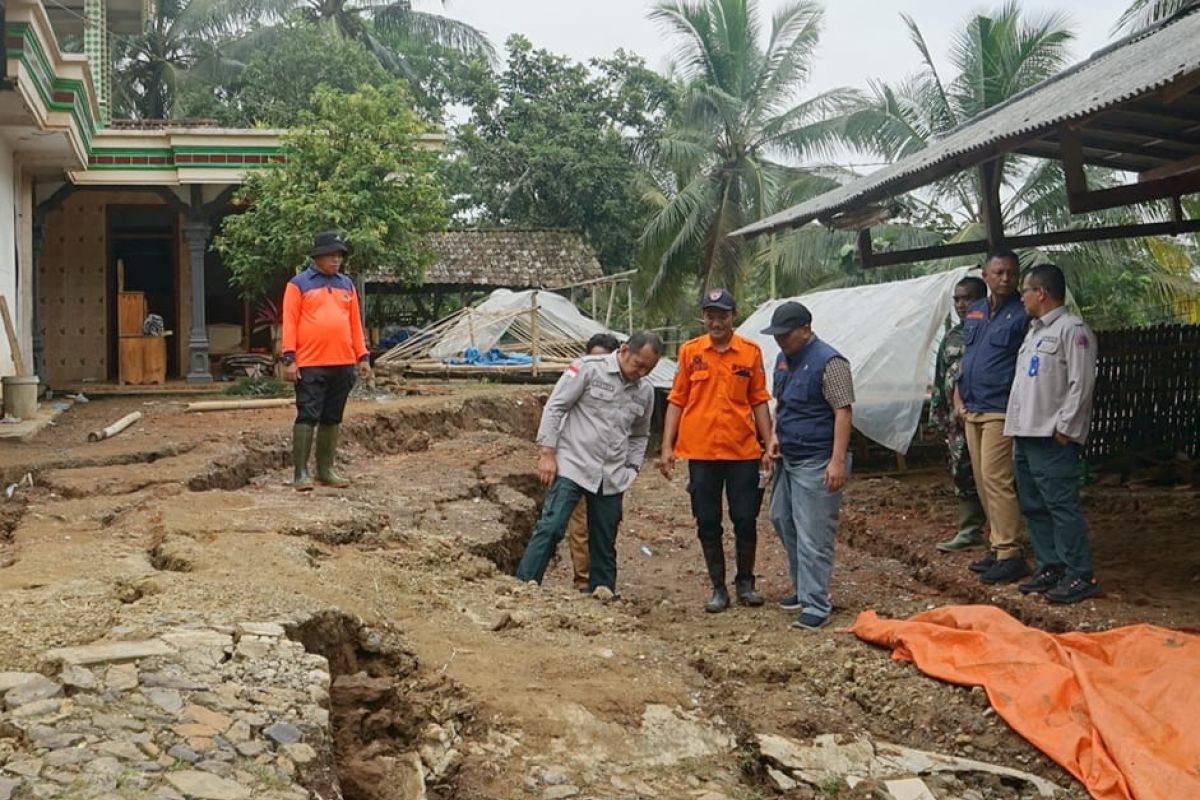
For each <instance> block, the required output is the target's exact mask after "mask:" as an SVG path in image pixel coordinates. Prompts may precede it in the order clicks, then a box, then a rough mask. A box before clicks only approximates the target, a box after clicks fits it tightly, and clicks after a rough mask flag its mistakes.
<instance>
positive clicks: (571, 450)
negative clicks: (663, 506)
mask: <svg viewBox="0 0 1200 800" xmlns="http://www.w3.org/2000/svg"><path fill="white" fill-rule="evenodd" d="M662 352H663V343H662V339H660V338H658V336H657V335H655V334H653V333H648V332H638V333H634V334H633V335H632V336H630V337H629V341H627V342H626V343H625V344H623V345H621V348H620V349H619V350H618V351H617V352H615V353H610V354H609V355H604V356H587V357H584V358H582V359H580V360H579V361H577V362H575V363H574V364H572V365H571V366H570V367H568V368H567V370H566V371H565V372H564V373H563V375H562V377H561V378H559V380H558V383H557V384H556V385H555V387H554V392H553V393H551V395H550V399H549V400H548V401H547V402H546V408H545V409H544V410H543V411H542V422H541V425H540V426H539V427H538V435H537V444H538V449H539V452H538V477H539V478H540V479H541V481H542V484H543V485H545V486H549V487H550V490H549V491H548V492H547V493H546V499H545V502H544V503H543V504H542V516H541V519H539V520H538V524H537V527H536V528H534V531H533V536H531V537H530V539H529V544H528V545H527V546H526V547H525V555H523V556H522V557H521V563H520V565H519V566H518V567H517V578H518V579H519V580H522V581H537V582H538V583H541V581H542V576H543V575H545V573H546V566H547V565H548V564H549V563H550V557H551V556H553V555H554V550H555V548H556V547H558V543H559V541H561V540H562V538H563V535H564V534H565V533H566V530H567V522H568V521H569V520H570V518H571V511H572V510H573V509H574V508H575V505H576V504H577V503H578V502H579V498H581V497H582V498H584V499H585V500H586V502H587V518H588V553H589V555H590V557H591V569H590V571H589V575H588V587H587V588H588V591H594V590H595V589H596V588H597V587H599V586H604V587H607V588H608V589H609V590H610V591H612V592H614V593H615V592H616V588H617V550H616V541H617V526H618V525H619V524H620V522H621V513H622V510H621V504H622V499H623V497H624V494H625V490H626V489H628V488H629V487H630V486H631V485H632V484H633V481H634V479H635V478H636V477H637V474H638V470H640V469H641V467H642V461H643V460H644V459H645V456H646V444H647V442H648V440H649V436H650V418H651V415H652V414H653V413H654V387H652V386H651V385H650V382H649V381H648V380H646V376H647V375H649V374H650V372H651V371H652V370H653V369H654V366H655V365H656V364H657V363H658V359H659V358H660V357H661V356H662Z"/></svg>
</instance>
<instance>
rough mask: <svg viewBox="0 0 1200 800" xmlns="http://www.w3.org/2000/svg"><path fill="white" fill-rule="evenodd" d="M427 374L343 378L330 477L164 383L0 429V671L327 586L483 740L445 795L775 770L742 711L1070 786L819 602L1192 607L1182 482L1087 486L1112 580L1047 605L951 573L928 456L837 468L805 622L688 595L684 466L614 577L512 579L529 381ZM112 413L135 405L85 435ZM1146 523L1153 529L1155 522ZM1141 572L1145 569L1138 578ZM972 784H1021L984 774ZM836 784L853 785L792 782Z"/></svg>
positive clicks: (765, 728) (1134, 617)
mask: <svg viewBox="0 0 1200 800" xmlns="http://www.w3.org/2000/svg"><path fill="white" fill-rule="evenodd" d="M444 392H445V390H440V391H439V394H438V395H436V396H429V397H410V398H405V399H397V400H389V401H386V402H378V401H356V402H354V403H352V404H351V407H350V409H349V411H348V417H347V422H346V425H345V426H344V429H343V440H344V443H345V444H344V446H343V448H342V456H343V458H342V460H343V464H342V466H341V468H342V470H343V472H344V473H346V474H348V475H349V476H350V477H352V478H353V480H354V484H353V486H352V487H351V488H350V489H348V490H345V491H340V492H339V491H334V490H328V489H318V490H316V491H314V492H312V493H308V494H298V493H296V492H293V491H292V490H291V489H290V487H288V485H287V481H288V480H289V478H290V470H289V469H288V468H287V464H288V460H289V442H288V439H287V435H288V433H289V431H290V420H291V412H290V410H288V409H273V410H255V411H242V412H218V413H212V414H186V413H184V412H183V404H182V403H176V402H172V401H170V400H169V399H165V398H160V399H156V400H149V401H148V400H144V399H141V398H138V399H133V398H125V399H109V400H99V401H95V402H92V403H89V404H86V405H83V404H81V405H77V406H75V407H74V408H72V409H71V410H69V411H67V412H66V413H64V414H63V415H61V416H60V417H59V418H58V422H57V425H56V426H55V427H53V428H50V429H48V430H47V431H45V432H43V433H42V434H40V435H39V436H38V437H37V439H35V440H34V442H32V443H28V444H2V445H0V448H2V449H0V453H2V455H3V459H2V461H0V471H2V473H3V478H4V484H5V485H8V484H9V483H13V482H18V483H19V482H20V481H21V479H22V478H23V477H24V476H25V475H26V474H28V475H29V476H30V478H31V479H32V482H33V486H32V487H29V486H28V485H27V484H23V485H20V486H19V487H18V489H17V490H15V492H14V494H13V497H12V498H11V499H9V500H7V501H4V500H0V670H18V669H32V668H35V667H36V666H37V660H38V656H39V654H40V653H42V652H43V651H45V650H46V649H49V648H52V647H60V646H67V645H75V644H82V643H86V642H90V641H93V640H95V639H98V638H102V637H106V636H107V637H110V638H128V637H131V636H135V635H137V634H138V633H139V632H145V631H150V630H153V629H155V628H156V627H157V626H161V624H162V623H163V620H167V619H170V620H175V621H177V620H179V619H185V620H186V619H189V618H196V619H200V618H207V617H210V616H211V615H212V614H213V613H215V612H217V611H221V612H224V613H230V614H239V615H241V616H243V617H245V618H254V619H271V618H273V617H276V616H278V617H281V618H283V617H288V616H294V615H296V614H297V613H315V612H320V611H326V610H330V609H332V610H336V611H337V612H339V613H341V614H346V615H352V616H354V617H359V618H361V619H362V620H364V621H365V622H366V623H368V624H370V625H372V626H376V627H378V628H379V629H381V630H385V631H388V632H389V634H391V635H395V636H396V637H398V638H399V640H401V641H402V642H403V646H404V647H405V648H406V649H407V650H408V651H409V652H410V653H411V654H412V655H413V656H414V657H415V659H416V663H417V664H418V665H419V667H418V670H419V672H420V674H421V675H423V676H424V677H425V679H427V681H429V682H430V683H439V682H440V683H444V684H445V685H446V686H448V687H452V692H451V693H452V694H453V696H454V697H455V698H456V701H455V702H456V703H457V704H458V706H457V707H459V709H460V710H459V711H458V712H456V713H458V714H459V716H460V718H461V719H462V720H464V731H465V733H464V737H465V738H466V739H467V740H468V743H472V742H473V743H475V744H477V745H478V747H474V748H466V749H465V751H464V752H465V753H466V755H465V756H464V759H463V762H462V764H461V766H460V767H459V768H458V770H457V772H456V776H455V779H454V781H453V782H452V784H447V786H445V787H442V789H441V794H440V795H438V796H445V797H464V798H510V797H523V796H526V793H528V796H531V797H533V796H541V795H540V792H541V791H542V789H540V788H539V789H537V790H536V791H535V789H534V788H533V787H532V786H531V784H530V776H531V775H536V774H542V773H543V772H545V770H547V769H552V770H557V769H560V768H561V769H562V770H565V772H566V773H567V774H568V775H569V776H570V777H571V780H572V781H573V782H574V783H577V784H579V785H580V786H581V791H582V794H580V796H581V797H614V798H616V797H627V796H647V797H650V796H659V797H690V796H701V795H702V794H703V792H705V791H711V792H715V793H717V796H722V795H723V796H725V797H728V798H734V799H737V798H742V799H743V800H750V799H751V798H757V797H767V796H778V795H777V792H775V790H774V789H773V788H771V787H770V786H769V784H768V783H767V782H766V780H765V778H764V776H763V770H762V769H761V768H760V766H759V765H758V764H757V762H756V760H755V753H754V750H753V748H752V747H751V746H750V745H749V744H748V742H749V741H750V737H751V735H752V734H761V733H778V734H782V735H785V736H789V737H792V738H796V739H806V738H811V737H813V736H816V735H819V734H824V733H839V734H842V733H845V734H868V735H870V736H871V737H873V738H877V739H879V740H883V741H891V742H897V743H900V744H904V745H907V746H910V747H917V748H923V749H927V750H934V751H939V752H947V753H954V754H957V755H962V756H966V757H970V758H976V759H980V760H983V761H990V762H993V763H996V764H1000V765H1004V766H1008V767H1013V768H1017V769H1022V770H1026V771H1029V772H1033V773H1036V774H1038V775H1041V776H1043V777H1046V778H1048V779H1050V780H1052V781H1054V782H1056V783H1058V784H1059V785H1061V786H1063V787H1065V788H1066V793H1065V794H1064V795H1063V796H1066V797H1080V798H1082V797H1086V796H1087V795H1086V792H1084V791H1083V790H1082V788H1081V787H1080V786H1079V785H1078V784H1076V783H1075V782H1074V781H1073V779H1071V777H1070V776H1069V775H1067V774H1066V773H1065V772H1063V771H1062V770H1061V769H1059V768H1058V767H1057V766H1056V765H1054V764H1053V763H1052V762H1050V761H1048V760H1047V759H1045V758H1044V757H1043V756H1041V755H1040V754H1039V753H1038V751H1036V750H1035V749H1034V748H1032V747H1031V746H1029V745H1028V744H1027V743H1026V742H1024V740H1022V739H1021V738H1020V737H1018V736H1017V735H1016V734H1014V733H1013V732H1012V731H1010V730H1009V729H1008V728H1007V726H1006V725H1005V724H1004V723H1003V722H1002V721H1000V720H998V719H997V717H996V716H995V715H994V714H992V713H990V710H989V709H988V707H987V703H986V700H985V699H984V698H983V696H982V694H981V693H980V692H979V691H972V690H969V689H966V688H962V687H955V686H950V685H946V684H941V683H938V682H935V681H933V680H931V679H928V678H926V677H924V676H923V675H921V674H920V673H919V672H917V671H916V670H915V669H914V668H913V667H912V666H911V665H908V664H905V663H900V662H895V661H892V660H891V659H890V657H889V654H888V653H886V652H883V651H879V650H876V649H873V648H871V647H869V646H867V645H864V644H862V643H861V642H859V641H858V640H856V639H855V638H853V637H852V636H850V635H848V634H846V633H845V632H843V631H840V630H838V628H839V627H843V626H846V625H848V624H849V623H850V622H852V621H853V619H854V617H855V615H856V614H857V613H858V612H859V611H861V610H863V609H866V608H874V609H877V610H878V611H880V613H882V614H886V615H890V616H907V615H910V614H912V613H916V612H918V611H921V610H924V609H927V608H930V607H933V606H937V605H945V604H951V603H969V602H990V603H995V604H998V605H1000V606H1001V607H1003V608H1005V610H1007V611H1009V612H1010V613H1012V614H1014V615H1015V616H1017V617H1018V618H1020V619H1022V620H1023V621H1025V622H1026V623H1028V624H1033V625H1037V626H1040V627H1044V628H1047V629H1050V630H1068V629H1083V630H1087V629H1103V628H1107V627H1111V626H1113V625H1116V624H1123V623H1126V622H1133V621H1150V622H1155V623H1157V624H1165V625H1170V626H1178V627H1188V626H1195V625H1196V624H1197V621H1198V616H1197V613H1196V612H1197V609H1198V607H1200V601H1198V599H1197V596H1196V595H1197V591H1196V588H1195V587H1196V583H1197V581H1198V580H1200V564H1198V563H1197V560H1196V556H1195V555H1193V554H1194V553H1195V552H1196V550H1195V548H1194V547H1190V548H1186V549H1185V548H1184V547H1183V543H1184V542H1185V540H1186V533H1187V532H1188V531H1192V532H1194V531H1195V530H1197V528H1198V527H1200V526H1198V525H1197V522H1198V520H1197V515H1198V514H1197V511H1196V505H1197V504H1196V503H1195V502H1194V497H1195V496H1194V492H1193V491H1192V490H1190V489H1188V490H1182V491H1181V490H1172V489H1154V488H1152V487H1134V488H1129V487H1106V488H1105V489H1104V491H1102V492H1095V491H1093V492H1091V493H1090V494H1089V497H1088V510H1089V514H1090V516H1091V518H1092V522H1093V528H1094V531H1095V536H1096V550H1097V553H1098V557H1099V563H1100V565H1101V568H1100V573H1101V576H1102V578H1103V579H1104V580H1105V585H1106V588H1107V592H1106V595H1105V596H1104V597H1102V598H1100V599H1097V600H1095V601H1093V602H1090V603H1087V604H1084V605H1082V606H1079V607H1075V608H1070V609H1057V608H1050V607H1048V606H1046V605H1045V604H1044V603H1042V602H1041V601H1040V600H1039V599H1038V598H1023V597H1021V596H1020V595H1019V594H1018V593H1017V592H1016V591H1015V589H1011V590H1010V589H1000V590H997V589H994V588H993V589H986V590H985V589H984V587H982V586H981V585H979V584H978V583H975V582H973V581H971V580H970V579H969V578H968V577H967V576H966V575H965V562H966V560H968V558H969V556H967V555H961V556H959V555H956V556H939V555H937V554H935V553H934V552H933V549H932V544H933V543H934V542H936V541H938V540H939V539H941V538H944V536H945V534H946V533H947V531H948V530H949V528H950V526H951V525H952V519H951V514H952V506H953V503H952V498H951V496H950V494H949V489H948V482H947V481H945V480H944V479H943V477H942V476H941V475H940V473H939V474H932V473H920V474H915V475H912V476H905V477H903V479H897V478H896V477H894V476H882V475H880V476H869V475H860V476H858V477H857V478H856V480H855V481H854V482H853V483H852V484H851V488H850V489H849V491H848V495H847V501H846V507H845V510H844V512H843V520H842V529H841V534H840V540H839V550H838V555H837V559H838V560H837V564H836V567H835V575H834V584H833V591H834V599H835V603H836V605H837V609H836V611H835V617H834V626H832V627H830V628H828V629H825V630H823V631H820V632H817V633H813V634H803V633H800V632H797V631H793V630H791V629H789V627H788V622H789V621H790V618H789V617H788V616H787V615H786V614H785V613H783V612H780V611H777V610H775V609H774V608H772V607H771V606H770V605H768V606H767V607H765V608H761V609H745V608H735V609H732V610H731V611H729V612H727V613H724V614H719V615H706V614H704V613H703V611H702V609H701V605H702V603H703V601H704V599H705V596H706V592H707V587H706V586H705V579H704V577H703V564H702V559H701V556H700V552H699V548H698V545H697V543H696V541H695V534H694V530H693V528H692V524H691V520H690V518H689V515H688V511H687V509H688V505H687V497H686V493H685V491H684V487H683V481H682V479H681V478H679V477H677V478H676V481H675V482H674V483H668V482H667V481H665V480H663V479H662V478H661V477H660V476H659V475H658V474H657V473H656V472H655V471H653V470H649V469H647V470H644V471H643V475H642V476H641V477H640V478H639V480H638V481H637V483H636V484H635V487H634V489H633V490H632V491H631V492H630V493H629V495H628V496H627V498H626V506H625V520H624V522H623V524H622V528H621V533H620V537H619V540H618V558H619V566H620V569H621V573H620V575H619V578H618V583H619V588H620V589H621V591H622V594H623V599H622V600H621V601H620V602H616V603H611V604H604V603H601V602H598V601H596V600H593V599H591V598H590V597H587V596H584V595H580V594H578V593H576V592H574V591H572V590H571V588H570V575H569V559H567V558H566V554H565V548H563V549H562V552H560V556H561V557H560V558H558V559H557V560H556V561H555V562H554V563H553V564H552V567H551V570H550V572H549V573H548V574H547V579H546V582H545V585H544V586H543V587H541V588H538V587H530V586H524V585H521V584H519V583H517V582H516V581H515V580H514V579H513V578H511V577H510V574H511V572H512V571H513V568H514V567H515V564H516V561H517V559H519V557H520V554H521V551H522V549H523V547H524V543H525V541H526V539H527V537H528V535H529V532H530V530H531V529H532V526H533V524H534V522H535V520H536V515H537V510H538V502H539V499H540V490H539V488H538V486H537V483H536V480H535V479H534V477H533V465H534V460H535V458H534V448H533V446H532V444H531V439H532V436H533V433H534V431H535V429H536V425H537V420H538V415H539V413H540V409H541V403H542V401H543V400H544V397H545V395H546V391H545V390H544V389H529V388H521V387H509V388H495V387H492V388H488V387H482V386H469V387H462V388H458V389H455V390H453V391H452V392H450V393H448V394H447V393H444ZM131 410H141V411H143V412H144V414H145V419H144V420H143V421H142V423H140V424H139V425H137V426H135V427H133V428H131V429H130V430H128V431H126V432H125V433H123V434H121V435H120V436H118V437H116V438H114V439H112V440H108V441H104V442H100V443H97V444H86V443H85V441H84V440H85V438H86V432H87V431H88V430H91V429H94V428H96V427H100V426H102V425H103V424H106V423H107V422H110V421H111V420H113V419H116V418H118V417H120V416H122V415H123V414H125V413H127V412H128V411H131ZM1131 520H1136V521H1137V525H1138V526H1140V527H1139V528H1138V529H1139V531H1140V535H1139V536H1137V537H1130V536H1129V530H1130V526H1131ZM1151 536H1154V537H1160V538H1157V539H1156V540H1155V541H1156V542H1157V543H1156V544H1155V545H1154V546H1153V547H1146V546H1145V544H1144V543H1145V542H1147V541H1148V539H1149V537H1151ZM1172 536H1174V537H1176V538H1175V539H1173V538H1172ZM1176 542H1178V543H1179V545H1180V546H1179V547H1178V548H1176V547H1173V545H1174V544H1175V543H1176ZM730 557H731V554H730ZM784 564H785V560H784V557H783V553H782V551H781V550H780V548H779V545H778V543H777V541H776V539H775V537H774V535H773V534H772V533H771V531H770V526H769V523H768V522H767V520H766V518H765V515H763V516H762V517H761V518H760V558H759V575H760V580H759V586H760V588H761V589H763V590H764V591H765V593H766V594H767V595H768V597H770V598H777V597H779V596H781V595H783V594H785V593H786V592H785V588H786V585H787V582H786V577H785V574H784ZM1147 570H1150V571H1151V572H1150V574H1153V575H1155V576H1156V577H1157V578H1158V579H1157V580H1155V581H1146V580H1144V576H1145V574H1146V573H1147ZM663 706H665V707H668V708H670V709H675V712H673V713H677V714H678V715H679V717H678V719H679V720H681V721H680V722H678V726H680V727H686V725H690V724H692V723H693V722H694V723H695V724H697V725H704V726H708V728H707V729H710V730H714V731H721V732H725V733H727V734H728V735H729V737H730V739H731V741H736V742H737V744H736V746H733V747H731V748H727V749H725V750H722V751H721V752H720V754H719V755H715V756H712V755H707V756H705V757H699V758H697V757H690V756H689V754H688V750H687V747H685V746H683V745H681V744H680V743H679V742H678V741H676V740H674V739H671V737H669V736H666V735H665V734H664V732H663V731H662V730H657V729H655V730H652V728H653V727H654V726H653V725H652V718H653V714H652V713H650V712H649V711H648V709H655V708H658V707H663ZM655 713H657V712H655ZM725 733H723V734H722V735H725ZM703 735H704V734H702V733H698V734H697V736H700V737H701V738H703ZM676 738H678V737H676ZM672 748H674V749H672ZM664 753H666V754H667V755H670V756H672V757H669V758H667V757H664V756H663V754H664ZM676 756H677V757H676ZM539 770H541V772H539ZM631 787H632V788H631ZM977 789H978V791H979V792H980V794H981V796H983V797H989V798H990V797H997V798H1008V797H1011V798H1017V797H1026V796H1029V795H1028V793H1025V794H1023V793H1022V791H1023V790H1022V789H1020V788H1016V787H1012V786H1008V785H1006V784H1002V783H998V782H994V783H992V784H987V785H983V786H981V787H977ZM643 790H645V791H643ZM842 791H844V795H843V796H846V797H850V796H867V795H861V794H853V793H851V791H850V790H849V789H844V790H839V789H836V788H829V789H828V791H826V792H825V793H823V794H820V793H813V792H810V793H809V794H804V793H803V790H797V793H793V795H791V796H795V797H808V796H822V797H829V796H839V792H842ZM563 796H568V795H563Z"/></svg>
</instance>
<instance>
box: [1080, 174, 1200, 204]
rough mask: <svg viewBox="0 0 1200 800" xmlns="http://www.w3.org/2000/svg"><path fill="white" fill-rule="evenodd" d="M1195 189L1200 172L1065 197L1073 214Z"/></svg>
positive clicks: (1182, 193) (1159, 198)
mask: <svg viewBox="0 0 1200 800" xmlns="http://www.w3.org/2000/svg"><path fill="white" fill-rule="evenodd" d="M1195 192H1200V172H1188V173H1185V174H1183V175H1176V176H1174V177H1171V178H1163V179H1162V180H1157V181H1146V182H1145V183H1133V184H1126V185H1125V186H1115V187H1113V188H1111V189H1094V190H1092V191H1090V192H1086V193H1084V194H1082V195H1079V196H1076V197H1074V198H1071V197H1068V198H1067V204H1068V206H1069V207H1070V209H1071V213H1072V214H1083V213H1085V212H1088V211H1102V210H1104V209H1106V208H1117V207H1119V206H1128V205H1133V204H1135V203H1144V202H1146V201H1148V200H1164V199H1166V198H1169V197H1178V196H1180V195H1185V194H1193V193H1195Z"/></svg>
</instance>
